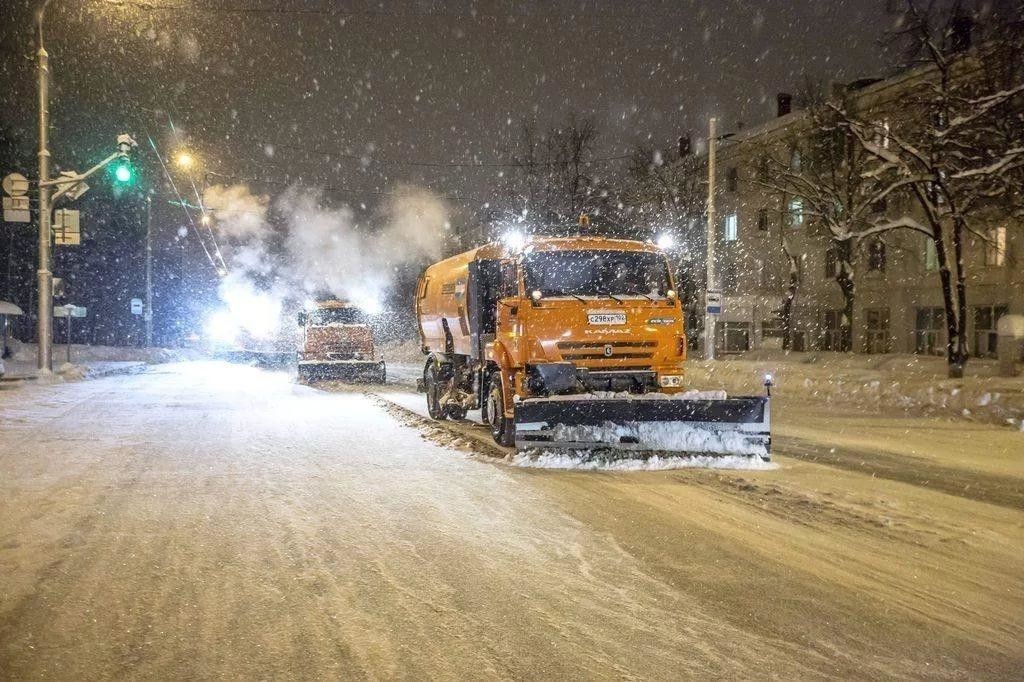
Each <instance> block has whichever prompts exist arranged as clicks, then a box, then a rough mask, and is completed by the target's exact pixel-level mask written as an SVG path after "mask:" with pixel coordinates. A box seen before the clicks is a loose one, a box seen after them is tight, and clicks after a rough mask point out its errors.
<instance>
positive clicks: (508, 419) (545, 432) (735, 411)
mask: <svg viewBox="0 0 1024 682" xmlns="http://www.w3.org/2000/svg"><path fill="white" fill-rule="evenodd" d="M416 315H417V319H418V323H419V331H420V338H421V342H422V350H423V353H424V354H425V355H426V356H427V360H426V363H425V366H424V369H423V380H422V384H421V386H422V388H423V390H425V392H426V395H427V408H428V411H429V413H430V416H431V417H432V418H434V419H445V418H454V419H461V418H463V417H465V415H466V412H467V411H468V410H472V409H480V410H481V411H482V412H481V414H482V419H483V421H484V422H485V423H487V424H488V425H489V427H490V429H491V432H492V434H493V436H494V439H495V441H497V442H498V443H499V444H502V445H506V446H510V445H513V444H515V445H516V446H517V447H519V448H522V449H547V448H559V447H565V448H573V449H591V448H599V449H613V450H615V449H623V450H641V451H652V452H660V451H677V452H678V451H685V452H688V453H702V454H703V453H712V454H740V455H757V456H761V457H764V458H767V457H768V455H769V445H770V436H769V433H768V431H769V416H768V415H769V410H768V398H767V396H756V397H741V398H727V397H725V396H724V394H722V393H721V392H717V391H712V392H698V391H694V390H692V388H691V387H690V386H689V385H688V384H687V381H686V376H685V372H684V367H685V363H686V335H685V333H684V330H683V311H682V305H681V304H680V301H679V298H678V296H677V294H676V290H675V287H674V285H673V281H672V276H671V273H670V269H669V267H668V262H667V259H666V258H665V255H664V253H662V252H661V251H660V250H659V249H658V248H657V247H655V246H654V245H652V244H647V243H642V242H637V241H627V240H617V239H603V238H593V237H571V238H565V237H560V238H555V237H545V238H532V239H530V240H528V241H527V242H526V243H525V245H523V246H522V248H518V249H515V248H510V247H508V246H505V245H503V244H500V243H491V244H487V245H485V246H481V247H479V248H477V249H473V250H471V251H467V252H465V253H461V254H459V255H457V256H453V257H452V258H448V259H447V260H444V261H441V262H439V263H436V264H435V265H432V266H430V267H429V268H427V270H426V272H424V274H423V276H422V277H421V278H420V280H419V285H418V289H417V292H416Z"/></svg>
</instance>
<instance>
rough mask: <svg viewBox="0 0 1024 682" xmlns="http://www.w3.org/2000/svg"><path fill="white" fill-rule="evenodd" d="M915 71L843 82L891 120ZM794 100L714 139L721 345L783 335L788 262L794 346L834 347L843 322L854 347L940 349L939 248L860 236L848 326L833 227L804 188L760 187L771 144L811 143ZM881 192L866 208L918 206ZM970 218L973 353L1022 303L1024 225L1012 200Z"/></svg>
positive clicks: (784, 153) (903, 211) (916, 81)
mask: <svg viewBox="0 0 1024 682" xmlns="http://www.w3.org/2000/svg"><path fill="white" fill-rule="evenodd" d="M922 79H923V75H922V72H921V71H920V70H918V71H910V72H906V73H904V74H901V75H898V76H895V77H893V78H889V79H885V80H880V81H862V82H858V83H852V84H848V85H845V86H843V87H844V88H845V89H846V91H845V94H846V95H847V97H848V99H850V100H852V101H853V102H854V103H855V106H856V107H857V109H858V110H859V111H861V112H870V114H871V115H872V116H877V122H878V126H879V128H880V129H882V130H887V129H888V125H889V120H890V119H892V120H896V118H895V117H900V116H908V115H913V112H908V111H906V110H905V106H906V102H907V94H908V93H909V92H911V91H912V90H913V89H914V88H915V87H919V86H920V85H921V83H922V82H923V80H922ZM790 102H791V100H790V98H789V96H787V95H780V96H779V101H778V116H777V117H776V118H775V119H773V120H770V121H768V122H766V123H764V124H762V125H759V126H757V127H754V128H749V129H745V130H740V131H736V132H734V133H731V134H728V135H726V136H725V137H724V138H723V139H722V141H721V142H720V144H719V147H718V156H717V160H718V163H717V173H716V182H715V184H716V189H717V191H716V204H717V223H718V224H717V225H716V237H717V242H716V243H717V251H718V254H719V256H718V269H719V273H720V279H721V285H722V289H723V292H724V303H725V305H724V312H723V314H722V315H721V317H720V318H719V323H718V347H719V349H720V350H721V351H722V352H741V351H744V350H749V349H756V348H761V347H773V346H781V345H782V336H783V333H784V324H783V309H784V305H785V300H786V296H787V289H788V287H789V285H790V276H791V273H795V276H796V279H797V280H798V284H797V286H796V296H795V298H794V299H793V302H792V312H791V316H790V320H791V330H790V341H791V348H793V349H794V350H839V349H840V348H841V347H842V339H843V335H844V333H849V334H850V336H851V344H852V349H853V350H854V351H855V352H861V353H927V354H939V355H941V354H944V353H945V346H946V331H945V321H944V320H945V318H944V311H943V304H942V290H941V287H940V280H939V272H938V269H939V268H938V259H937V257H936V253H935V249H934V244H933V242H932V241H931V240H930V239H929V238H928V237H927V236H925V235H923V234H921V233H919V232H914V231H911V230H905V229H898V230H893V231H889V232H885V233H884V234H882V235H879V236H878V238H867V239H864V240H861V241H860V242H859V243H858V244H857V246H856V249H855V254H854V258H853V265H854V273H855V275H854V280H855V284H856V297H855V307H854V311H853V319H852V320H851V324H850V326H849V329H848V331H844V325H843V317H844V314H843V310H844V305H843V303H844V297H843V295H842V292H841V289H840V287H839V285H838V284H837V283H836V280H835V277H834V273H835V269H836V267H837V262H836V261H837V259H836V251H835V248H834V241H833V240H832V239H831V236H830V233H829V232H828V230H827V229H826V228H825V227H824V226H823V225H822V224H821V221H820V220H816V219H814V218H813V217H812V216H810V215H808V211H807V210H806V207H804V206H803V205H802V201H801V199H800V198H798V197H796V196H791V195H787V194H786V193H785V192H781V191H778V190H777V188H769V187H766V184H770V183H769V176H770V169H769V168H768V166H767V163H768V162H767V158H768V157H769V155H770V156H771V158H772V159H774V161H773V162H774V163H778V160H779V159H782V160H783V161H784V162H787V163H789V164H790V167H791V168H794V169H799V166H800V164H801V154H802V153H806V151H805V149H806V142H807V137H808V126H809V125H810V116H809V114H808V113H807V112H805V111H791V109H790ZM905 121H906V119H904V122H905ZM884 142H885V141H884V140H883V143H884ZM879 203H880V205H879V206H877V209H873V210H877V213H878V216H880V217H882V216H888V217H891V218H894V219H895V218H899V217H902V216H909V217H915V216H916V217H917V218H919V219H920V218H921V216H920V213H919V208H918V206H917V205H916V201H915V200H913V199H912V198H910V197H899V196H895V195H894V196H892V197H890V198H889V199H888V200H887V201H886V202H879ZM921 222H923V220H922V221H921ZM971 224H972V228H974V234H972V236H970V237H969V239H968V243H967V248H966V253H965V262H966V266H967V273H968V285H967V295H966V301H967V306H968V310H969V315H968V318H969V319H968V325H967V327H968V329H967V331H968V339H969V344H970V351H971V354H972V355H975V356H982V357H985V356H993V355H994V354H995V350H996V322H997V320H998V319H999V317H1001V316H1002V315H1004V314H1006V313H1014V314H1024V268H1022V267H1021V266H1022V264H1024V263H1022V259H1024V225H1022V223H1021V221H1020V219H1019V218H1014V217H1013V215H1012V211H1010V210H1008V209H1007V208H1005V207H1003V208H999V207H995V206H990V207H988V208H985V209H981V210H978V211H976V212H974V213H973V214H972V216H971ZM787 251H788V255H787Z"/></svg>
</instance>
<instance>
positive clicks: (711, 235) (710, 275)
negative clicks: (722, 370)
mask: <svg viewBox="0 0 1024 682" xmlns="http://www.w3.org/2000/svg"><path fill="white" fill-rule="evenodd" d="M708 128H709V129H708V226H707V227H708V254H707V255H708V265H707V280H708V281H707V292H705V295H704V357H705V358H706V359H708V360H714V359H715V317H716V316H715V315H713V314H712V313H711V312H710V306H709V305H708V293H710V292H713V291H718V273H716V272H715V143H716V138H717V137H718V119H716V118H714V117H712V118H711V121H710V122H709V125H708Z"/></svg>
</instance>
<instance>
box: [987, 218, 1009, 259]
mask: <svg viewBox="0 0 1024 682" xmlns="http://www.w3.org/2000/svg"><path fill="white" fill-rule="evenodd" d="M985 265H992V266H995V267H1002V266H1004V265H1006V228H1005V227H991V228H989V229H988V231H987V233H986V235H985Z"/></svg>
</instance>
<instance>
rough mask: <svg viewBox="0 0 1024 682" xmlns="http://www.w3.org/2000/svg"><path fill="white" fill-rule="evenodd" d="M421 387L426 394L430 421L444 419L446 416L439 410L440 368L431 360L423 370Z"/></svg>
mask: <svg viewBox="0 0 1024 682" xmlns="http://www.w3.org/2000/svg"><path fill="white" fill-rule="evenodd" d="M423 386H424V388H426V393H427V414H429V415H430V418H431V419H444V418H445V416H446V415H445V413H444V410H442V409H441V390H442V386H441V377H440V367H439V366H438V363H437V361H436V360H431V361H430V362H429V363H428V364H427V367H426V369H424V370H423Z"/></svg>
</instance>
